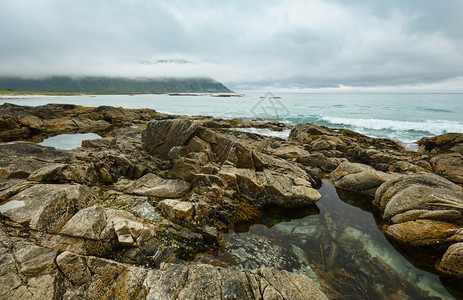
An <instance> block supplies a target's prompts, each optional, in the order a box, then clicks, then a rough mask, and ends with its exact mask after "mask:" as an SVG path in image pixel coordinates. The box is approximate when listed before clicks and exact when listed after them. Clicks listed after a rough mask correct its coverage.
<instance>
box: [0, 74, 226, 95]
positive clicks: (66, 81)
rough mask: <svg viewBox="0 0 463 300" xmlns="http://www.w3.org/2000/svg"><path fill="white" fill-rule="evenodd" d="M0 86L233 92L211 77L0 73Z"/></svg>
mask: <svg viewBox="0 0 463 300" xmlns="http://www.w3.org/2000/svg"><path fill="white" fill-rule="evenodd" d="M0 90H14V91H27V92H45V93H46V92H50V93H140V94H163V93H233V91H232V90H230V89H229V88H227V87H226V86H225V85H223V84H222V83H220V82H218V81H215V80H213V79H210V78H123V77H96V76H95V77H93V76H87V77H69V76H53V77H47V78H42V79H23V78H19V77H0Z"/></svg>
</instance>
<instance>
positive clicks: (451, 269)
mask: <svg viewBox="0 0 463 300" xmlns="http://www.w3.org/2000/svg"><path fill="white" fill-rule="evenodd" d="M439 269H440V270H441V271H442V272H445V273H447V274H449V275H453V276H457V277H460V278H463V243H455V244H453V245H451V246H450V247H449V248H448V249H447V251H446V252H445V254H444V256H443V257H442V260H441V261H440V264H439Z"/></svg>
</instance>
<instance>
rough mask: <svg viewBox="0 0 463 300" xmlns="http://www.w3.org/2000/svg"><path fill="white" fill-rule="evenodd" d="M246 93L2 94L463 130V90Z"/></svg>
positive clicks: (392, 133) (392, 128)
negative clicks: (367, 92)
mask: <svg viewBox="0 0 463 300" xmlns="http://www.w3.org/2000/svg"><path fill="white" fill-rule="evenodd" d="M265 95H266V94H265V93H250V94H246V95H244V96H243V97H226V98H225V97H213V96H212V95H199V96H169V95H135V96H130V95H102V96H76V97H74V96H71V97H53V98H43V97H42V98H36V99H0V103H5V102H10V103H15V104H22V105H34V106H35V105H43V104H47V103H69V104H79V105H84V106H99V105H111V106H120V107H125V108H151V109H155V110H157V111H159V112H164V113H171V114H186V115H211V116H215V117H220V118H234V117H239V118H261V119H272V120H273V119H277V120H280V121H284V122H288V123H290V124H295V123H300V122H311V123H315V124H318V125H324V126H328V127H332V128H347V129H351V130H354V131H357V132H360V133H363V134H366V135H369V136H373V137H384V138H390V139H395V140H400V141H403V142H405V143H412V142H414V141H417V140H419V139H420V138H422V137H425V136H434V135H439V134H444V133H447V132H463V114H462V111H463V94H289V93H285V94H278V93H275V96H277V97H281V98H279V99H273V98H270V97H267V98H260V97H263V96H265Z"/></svg>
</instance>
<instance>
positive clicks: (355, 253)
mask: <svg viewBox="0 0 463 300" xmlns="http://www.w3.org/2000/svg"><path fill="white" fill-rule="evenodd" d="M319 191H320V193H321V194H322V199H321V200H320V201H318V202H317V206H318V208H317V207H314V208H312V209H309V210H307V211H305V212H301V211H298V212H297V214H299V215H297V214H292V213H290V214H292V219H291V218H288V217H286V219H285V218H284V217H282V215H281V211H280V212H278V211H273V212H269V213H268V214H267V215H266V216H264V217H263V219H262V222H261V223H262V224H255V225H252V226H250V227H249V230H248V231H246V232H238V231H230V232H229V233H228V234H226V235H225V248H224V249H223V250H221V251H220V252H219V254H218V255H216V256H212V255H209V254H206V255H203V256H202V257H201V258H200V260H201V261H202V262H206V263H212V264H216V265H221V266H227V267H228V268H234V269H243V268H247V269H251V270H255V269H257V268H259V267H262V266H267V267H273V268H276V269H284V270H288V271H292V272H296V273H302V274H305V275H308V276H309V277H310V278H312V279H313V280H314V281H315V282H316V283H317V284H318V285H319V286H320V287H321V288H322V290H323V291H324V292H325V293H326V294H327V296H328V297H329V298H330V299H454V297H453V296H452V295H450V294H449V292H448V291H447V290H446V289H445V288H444V286H443V285H442V284H441V282H440V280H439V277H438V276H437V275H435V274H432V273H429V272H426V271H423V270H420V269H418V268H416V267H414V266H413V265H412V264H411V263H410V262H409V261H408V260H407V259H405V258H404V257H403V256H402V255H401V254H400V253H399V252H398V251H397V250H396V249H395V248H394V247H393V246H392V245H391V244H390V243H389V242H388V240H387V239H386V238H385V237H384V235H383V234H382V232H381V231H380V230H379V229H378V226H377V224H376V222H375V219H374V217H373V215H372V214H371V213H370V212H368V211H364V210H362V209H361V208H359V207H356V206H352V205H350V204H347V203H346V202H344V201H342V200H341V199H340V198H339V196H338V194H337V192H336V189H335V188H334V187H333V185H331V183H330V182H329V181H327V180H324V181H323V186H322V187H321V189H320V190H319ZM347 198H348V197H347ZM343 199H344V196H343ZM347 201H348V202H351V203H352V201H353V200H352V199H351V200H350V201H349V200H347ZM362 201H365V199H363V200H362V199H359V198H358V196H357V202H356V205H357V206H360V207H361V204H360V203H359V202H362ZM301 214H304V215H301ZM285 215H286V216H288V215H289V214H288V212H287V211H286V213H285ZM456 297H458V296H456Z"/></svg>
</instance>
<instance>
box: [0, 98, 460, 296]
mask: <svg viewBox="0 0 463 300" xmlns="http://www.w3.org/2000/svg"><path fill="white" fill-rule="evenodd" d="M0 121H2V122H3V124H4V125H3V126H4V128H3V130H2V132H1V133H0V139H1V140H2V141H8V140H9V141H12V140H15V141H18V140H24V139H40V138H42V137H47V136H54V135H59V134H63V133H89V132H98V133H100V135H101V136H103V138H101V139H95V140H87V141H82V144H81V147H78V148H76V149H73V150H59V149H55V148H50V147H44V146H40V145H37V144H34V143H30V142H14V143H3V144H0V165H1V167H0V176H1V178H2V179H1V180H2V185H3V188H2V189H1V190H0V199H1V203H2V204H1V205H2V206H3V205H4V204H5V203H10V202H11V201H16V202H11V205H12V207H6V208H5V207H3V208H5V209H3V210H4V211H3V212H2V213H1V215H0V237H3V239H4V240H8V241H9V242H8V243H10V244H14V245H15V246H14V247H13V248H11V249H19V248H21V249H22V248H24V249H26V250H24V251H25V253H26V254H27V255H26V254H24V256H21V257H23V258H21V259H24V262H23V264H26V265H27V264H29V265H30V264H32V263H31V261H30V259H32V258H33V259H36V258H35V257H40V259H42V261H43V264H45V265H47V266H49V267H47V268H44V269H41V270H40V272H38V271H37V272H33V271H31V270H28V271H24V272H25V273H22V275H21V274H19V273H17V272H18V271H17V270H16V269H8V271H6V274H8V276H19V275H21V276H28V278H29V280H30V281H31V282H32V280H37V278H40V276H47V277H46V278H50V280H54V281H56V282H57V283H58V282H59V283H60V284H63V285H65V286H66V293H68V294H70V293H79V291H81V292H82V291H83V292H84V293H87V292H89V291H90V290H91V286H94V285H96V284H97V282H98V276H96V277H95V275H92V274H97V271H95V270H96V269H92V268H93V266H96V265H100V266H102V267H103V268H113V267H114V268H116V269H117V270H119V271H114V272H115V274H116V275H115V277H114V278H113V279H108V284H107V286H108V288H109V290H108V292H109V291H111V293H115V290H116V288H117V287H118V286H120V285H121V284H123V283H122V282H121V280H125V279H123V278H126V277H127V276H134V280H135V282H137V283H136V286H138V287H140V288H138V289H132V290H130V294H131V295H132V294H133V293H145V296H146V295H149V294H150V293H151V292H153V293H154V289H155V288H154V287H155V286H161V287H165V286H166V284H167V283H166V282H162V281H157V282H151V281H150V280H148V279H147V278H153V277H150V276H158V275H159V276H161V274H164V275H162V276H167V275H165V274H171V273H170V272H174V273H175V272H180V273H182V272H193V270H194V272H198V274H201V276H202V277H203V278H204V281H205V282H212V281H213V280H214V278H211V277H210V274H216V273H215V272H219V271H217V270H218V267H217V266H214V264H213V263H212V264H209V265H203V264H195V263H193V262H190V263H186V265H185V264H183V265H182V264H178V263H175V262H176V260H177V259H187V260H191V259H193V258H194V257H196V256H197V255H200V254H201V253H207V251H212V252H213V251H214V250H213V249H217V248H218V247H221V244H222V243H223V237H222V232H226V231H227V230H230V229H233V228H234V226H238V224H240V223H250V224H253V223H255V222H256V220H258V218H259V215H261V214H262V211H263V210H265V209H267V208H272V207H280V208H283V209H302V208H307V207H310V206H313V205H316V203H317V201H318V200H319V199H320V197H321V195H320V194H319V192H318V191H317V190H316V189H315V188H314V187H315V186H317V184H318V183H319V182H320V181H321V179H326V178H329V179H330V180H331V182H332V183H333V185H334V186H335V187H336V188H337V189H338V190H347V191H350V192H351V193H353V194H354V195H359V196H358V197H360V195H363V196H362V197H366V199H368V201H369V202H370V206H369V207H371V209H372V210H373V209H375V210H379V214H380V216H381V219H382V220H383V222H384V224H385V225H384V226H383V227H382V228H381V229H382V230H383V233H384V234H385V235H386V236H387V237H388V238H391V239H393V240H394V241H395V242H397V243H399V244H401V245H403V247H406V248H407V249H410V251H414V252H417V253H419V252H420V251H422V249H423V247H425V248H427V249H432V251H433V253H434V254H435V255H438V259H437V266H436V268H435V269H434V273H435V274H438V275H440V276H442V277H443V278H453V279H458V280H462V279H463V273H461V270H462V269H463V265H461V262H460V261H458V259H455V257H458V255H460V253H462V251H463V246H462V245H463V241H460V240H459V236H458V234H456V232H458V231H459V230H462V229H463V228H462V226H461V224H460V223H459V220H460V218H461V212H459V210H463V187H462V186H463V176H462V175H463V174H462V172H463V159H462V158H461V157H462V154H461V152H463V134H447V135H442V136H438V137H433V138H423V139H422V140H420V141H419V144H420V149H419V152H417V153H413V152H409V151H406V149H404V147H403V146H402V145H401V144H400V143H397V142H394V141H392V140H387V139H375V138H371V137H368V136H365V135H362V134H359V133H357V132H354V131H350V130H346V129H340V130H332V129H330V128H327V127H323V126H318V125H315V124H310V123H301V124H297V125H295V126H293V127H292V128H291V131H290V134H289V138H287V139H281V138H275V137H266V136H263V135H260V134H257V133H253V132H245V131H239V129H238V130H237V129H236V128H250V127H251V128H252V127H254V126H258V127H260V128H261V129H264V130H281V129H285V128H286V129H287V125H285V124H283V123H280V122H276V121H273V122H262V121H253V120H247V119H229V120H226V119H216V118H212V117H203V116H176V115H167V114H162V113H158V112H156V111H154V110H150V109H123V108H116V107H109V106H105V107H96V108H90V107H82V106H76V105H65V104H49V105H45V106H37V107H27V106H18V105H13V104H6V105H2V106H0ZM460 161H461V165H455V164H456V163H458V162H460ZM57 191H60V192H59V193H58V192H57ZM422 191H426V192H425V196H423V194H422ZM60 195H61V196H60ZM433 195H438V196H439V197H440V198H439V197H437V196H433ZM58 196H59V197H58ZM442 199H447V200H448V201H447V200H446V201H442ZM449 199H450V200H449ZM449 201H450V202H451V205H449V203H450V202H449ZM430 205H431V206H430ZM430 207H432V209H430ZM456 207H457V208H456ZM5 210H6V211H5ZM336 242H337V241H336V240H334V241H333V243H334V244H330V245H329V246H327V247H328V248H325V251H327V249H331V250H330V252H328V253H325V255H326V256H327V258H328V255H330V256H329V257H330V260H334V259H335V256H336V250H335V249H337V248H338V246H337V245H336ZM330 247H331V248H330ZM208 249H209V250H208ZM420 249H421V250H420ZM11 251H13V250H8V249H7V250H5V251H4V254H3V255H6V256H8V257H14V255H16V256H18V255H17V254H15V253H14V252H11ZM322 251H323V250H322ZM33 253H44V255H45V256H43V257H42V256H40V255H35V254H34V255H33ZM6 256H5V257H6ZM331 257H333V258H331ZM50 258H51V260H50ZM8 259H9V258H8ZM11 259H13V258H11ZM55 261H56V263H55ZM79 261H83V262H85V263H83V264H80V263H78V262H79ZM430 263H431V262H430ZM429 267H434V265H433V264H432V265H430V266H429ZM58 268H59V270H61V271H60V272H61V273H60V272H58V271H57V270H58ZM88 268H90V269H88ZM326 268H327V266H325V269H326ZM116 269H115V270H116ZM15 270H16V271H15ZM71 270H72V271H71ZM220 270H224V271H225V272H230V273H229V276H231V277H235V276H236V278H249V276H250V275H249V274H251V273H246V272H248V270H241V271H235V270H231V269H228V268H221V269H220ZM15 272H16V273H15ZM76 272H77V273H78V274H90V275H88V276H87V275H85V276H84V275H82V277H81V278H80V277H79V278H80V279H77V278H76V277H73V276H74V275H73V274H74V273H76ZM79 272H80V273H79ZM131 272H136V274H139V275H134V274H133V273H131ZM220 272H222V271H220ZM236 272H238V273H236ZM239 272H245V273H239ZM269 272H270V273H271V274H273V275H272V276H276V277H277V278H283V277H282V276H291V277H292V278H295V280H297V281H298V282H303V283H304V284H306V285H309V286H311V287H312V288H311V293H313V294H314V295H323V294H320V293H322V292H321V291H320V290H319V288H318V287H316V284H314V282H313V281H312V280H310V279H309V277H306V276H305V275H300V274H293V273H288V272H287V273H282V272H286V271H282V270H277V269H265V268H263V269H262V268H261V269H259V271H257V273H256V275H252V276H258V277H256V280H263V279H262V278H269V277H268V276H269V274H270V273H269ZM63 273H64V275H65V276H64V277H60V276H62V275H59V274H63ZM15 274H16V275H15ZM24 274H27V275H24ZM57 274H58V275H57ZM131 274H132V275H131ZM149 274H151V275H149ZM156 274H157V275H156ZM182 274H183V273H182ZM246 274H247V275H246ZM283 274H286V275H283ZM288 274H290V275H288ZM342 274H347V275H349V273H342ZM242 276H244V277H242ZM246 276H248V277H246ZM349 276H353V275H349ZM362 276H367V275H365V274H364V275H362ZM368 276H370V275H368ZM135 278H141V279H135ZM253 278H254V277H253ZM296 278H297V279H296ZM315 279H316V278H315ZM172 280H174V282H178V283H180V282H181V280H182V279H181V278H177V279H172ZM176 280H178V281H176ZM188 280H189V283H188V284H189V285H188V286H190V285H192V284H193V285H194V284H197V285H199V283H198V281H195V280H199V279H198V278H196V279H195V278H189V279H188ZM237 280H238V281H237V282H241V283H242V284H243V285H242V287H241V288H243V287H245V289H249V290H252V289H253V287H252V285H251V286H250V285H249V281H248V279H246V280H245V281H241V279H237ZM266 280H267V279H266ZM150 282H151V283H150ZM241 283H240V284H241ZM301 284H302V283H301ZM47 286H48V288H50V286H51V287H53V285H47ZM2 288H4V290H5V291H9V289H10V287H9V286H5V287H2ZM43 288H44V289H46V288H47V287H45V286H44V287H43ZM274 288H278V289H279V290H281V291H282V292H289V291H290V290H292V286H291V285H287V286H274ZM322 288H323V289H322V290H323V292H325V294H327V295H331V296H333V295H332V294H330V289H328V288H326V287H325V288H324V287H322ZM397 288H399V287H397ZM15 289H16V288H14V289H13V290H12V291H11V293H14V290H15ZM50 292H53V293H54V295H58V296H62V294H60V293H62V291H60V290H53V291H50ZM164 292H165V293H167V292H166V291H164ZM164 292H163V293H164ZM461 292H463V291H461ZM215 293H217V291H216V292H215ZM420 293H421V292H420ZM11 295H13V294H11ZM166 295H167V294H166ZM222 296H226V295H222ZM320 297H323V296H320Z"/></svg>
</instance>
